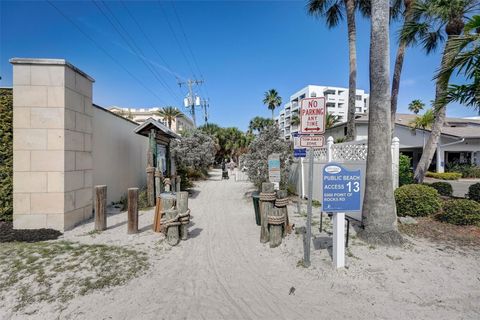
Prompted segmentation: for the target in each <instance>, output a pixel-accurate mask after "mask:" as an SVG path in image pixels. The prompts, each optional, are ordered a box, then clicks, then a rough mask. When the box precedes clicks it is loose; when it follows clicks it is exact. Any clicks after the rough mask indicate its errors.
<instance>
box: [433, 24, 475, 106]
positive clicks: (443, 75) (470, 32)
mask: <svg viewBox="0 0 480 320" xmlns="http://www.w3.org/2000/svg"><path fill="white" fill-rule="evenodd" d="M446 51H447V53H446V54H447V55H449V56H451V57H452V58H451V64H450V65H448V66H445V67H444V68H443V69H441V70H440V71H439V73H438V75H437V76H436V77H437V78H440V81H444V82H447V83H448V78H449V77H450V75H451V74H452V73H453V72H454V71H455V70H456V71H457V74H461V75H463V76H464V77H465V79H466V81H467V83H466V84H462V85H456V84H452V85H450V86H449V88H448V92H447V95H446V97H445V99H446V102H447V103H449V102H452V101H458V102H460V103H461V104H464V105H466V106H468V107H473V108H475V109H477V110H478V111H479V112H480V15H475V16H473V17H472V18H471V19H470V20H469V21H468V22H467V24H465V28H464V34H463V35H461V36H458V37H454V38H452V40H451V42H450V46H449V47H448V48H446ZM469 82H470V83H469Z"/></svg>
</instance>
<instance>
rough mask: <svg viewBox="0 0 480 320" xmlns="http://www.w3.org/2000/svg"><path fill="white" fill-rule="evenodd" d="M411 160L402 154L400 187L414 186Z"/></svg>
mask: <svg viewBox="0 0 480 320" xmlns="http://www.w3.org/2000/svg"><path fill="white" fill-rule="evenodd" d="M410 161H411V159H410V157H408V156H406V155H404V154H401V155H400V162H399V168H398V171H399V176H398V180H399V181H398V183H399V185H400V186H403V185H406V184H412V183H413V182H414V181H413V171H412V167H411V166H410V163H411V162H410Z"/></svg>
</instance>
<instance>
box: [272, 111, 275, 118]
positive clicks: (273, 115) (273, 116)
mask: <svg viewBox="0 0 480 320" xmlns="http://www.w3.org/2000/svg"><path fill="white" fill-rule="evenodd" d="M274 111H275V109H272V121H275V114H274Z"/></svg>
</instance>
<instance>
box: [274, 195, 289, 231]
mask: <svg viewBox="0 0 480 320" xmlns="http://www.w3.org/2000/svg"><path fill="white" fill-rule="evenodd" d="M287 198H288V191H287V190H278V191H277V199H285V200H282V202H285V205H283V203H282V204H281V205H276V207H277V208H279V209H280V212H281V213H282V214H283V215H285V223H284V225H283V236H286V235H287V233H291V232H292V229H291V227H290V222H289V220H288V209H287V201H288V199H287Z"/></svg>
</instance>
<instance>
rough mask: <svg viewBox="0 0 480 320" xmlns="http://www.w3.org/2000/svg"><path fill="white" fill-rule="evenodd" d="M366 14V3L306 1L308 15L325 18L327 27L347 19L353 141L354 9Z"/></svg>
mask: <svg viewBox="0 0 480 320" xmlns="http://www.w3.org/2000/svg"><path fill="white" fill-rule="evenodd" d="M356 6H358V7H359V8H360V11H361V12H362V13H364V14H366V13H367V12H368V11H369V8H368V6H369V3H368V1H359V0H357V1H356V0H343V1H342V0H308V3H307V11H308V14H310V15H312V16H314V17H317V18H325V19H326V23H327V27H328V28H333V27H336V26H337V25H338V24H339V23H340V21H342V20H343V19H344V16H346V17H347V30H348V52H349V58H348V61H349V69H350V73H349V77H348V117H347V140H349V141H351V140H354V139H355V136H356V134H355V130H356V129H355V98H356V97H355V96H356V92H357V44H356V42H357V40H356V37H357V36H356V34H357V28H356V25H355V7H356Z"/></svg>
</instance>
